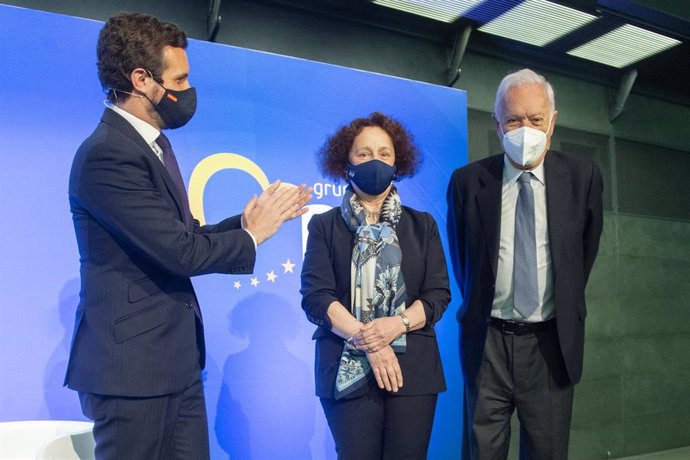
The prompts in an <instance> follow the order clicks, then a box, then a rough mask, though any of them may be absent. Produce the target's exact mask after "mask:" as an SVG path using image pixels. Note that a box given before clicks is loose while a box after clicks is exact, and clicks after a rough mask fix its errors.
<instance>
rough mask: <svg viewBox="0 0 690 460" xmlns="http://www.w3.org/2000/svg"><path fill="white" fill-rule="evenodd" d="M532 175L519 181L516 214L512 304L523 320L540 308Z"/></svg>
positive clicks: (522, 177) (526, 174) (521, 177)
mask: <svg viewBox="0 0 690 460" xmlns="http://www.w3.org/2000/svg"><path fill="white" fill-rule="evenodd" d="M531 177H532V173H529V172H523V173H522V174H521V175H520V177H519V178H518V182H519V183H520V192H519V194H518V199H517V206H516V211H515V248H514V254H513V256H514V259H513V304H514V305H515V309H516V310H517V311H518V312H519V313H520V314H521V315H522V316H523V317H524V318H525V319H527V318H529V317H530V316H532V314H533V313H534V311H535V310H536V309H537V307H538V306H539V293H538V291H537V243H536V236H535V231H534V191H533V190H532V185H530V178H531Z"/></svg>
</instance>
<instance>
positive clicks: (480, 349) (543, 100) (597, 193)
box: [448, 69, 603, 459]
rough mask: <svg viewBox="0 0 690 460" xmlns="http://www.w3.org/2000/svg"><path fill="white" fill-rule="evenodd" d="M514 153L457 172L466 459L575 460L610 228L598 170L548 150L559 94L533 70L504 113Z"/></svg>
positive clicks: (518, 78)
mask: <svg viewBox="0 0 690 460" xmlns="http://www.w3.org/2000/svg"><path fill="white" fill-rule="evenodd" d="M494 110H495V111H494V115H493V117H494V123H495V126H496V132H497V134H498V136H499V138H500V139H501V141H502V144H503V147H504V150H505V154H501V155H495V156H491V157H489V158H485V159H483V160H480V161H477V162H474V163H471V164H469V165H467V166H465V167H463V168H460V169H458V170H457V171H455V172H454V174H453V176H452V178H451V180H450V184H449V188H448V201H449V205H448V212H449V215H448V236H449V240H450V246H451V259H452V262H453V269H454V272H455V277H456V280H457V282H458V285H459V287H460V291H461V293H462V301H463V303H462V306H461V308H460V309H459V311H458V321H459V322H460V324H461V343H460V349H461V350H460V351H461V359H462V368H463V373H464V378H465V401H464V403H465V410H464V422H465V423H464V425H465V429H464V436H463V452H464V454H465V458H473V459H474V458H478V459H499V458H505V457H506V456H507V454H508V446H509V442H510V418H511V415H512V413H513V411H514V410H517V412H518V417H519V420H520V447H521V449H520V452H521V458H535V459H566V458H567V455H568V438H569V431H570V419H571V411H572V400H573V386H574V385H575V384H576V383H577V382H578V381H579V380H580V376H581V374H582V355H583V347H584V320H585V316H586V314H587V312H586V308H585V285H586V283H587V279H588V277H589V274H590V271H591V269H592V265H593V263H594V259H595V257H596V254H597V250H598V247H599V237H600V235H601V231H602V225H603V215H602V179H601V174H600V172H599V169H598V168H597V167H596V165H595V164H594V163H592V162H591V161H588V160H583V159H581V158H577V157H573V156H569V155H565V154H563V153H560V152H556V151H553V150H549V146H550V142H551V136H552V134H553V129H554V125H555V122H556V117H557V115H558V112H556V110H555V104H554V96H553V89H552V88H551V85H550V84H549V83H548V82H547V81H546V80H545V79H544V77H542V76H540V75H537V74H536V73H534V72H533V71H531V70H529V69H523V70H521V71H519V72H515V73H513V74H510V75H507V76H506V77H505V78H504V79H503V80H502V82H501V84H500V86H499V88H498V91H497V94H496V103H495V109H494Z"/></svg>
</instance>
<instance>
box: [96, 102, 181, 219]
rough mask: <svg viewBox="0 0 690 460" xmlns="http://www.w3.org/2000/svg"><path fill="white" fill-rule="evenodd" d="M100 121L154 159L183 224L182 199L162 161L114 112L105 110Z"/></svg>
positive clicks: (155, 166)
mask: <svg viewBox="0 0 690 460" xmlns="http://www.w3.org/2000/svg"><path fill="white" fill-rule="evenodd" d="M101 121H102V122H103V123H106V124H108V125H110V126H112V127H113V128H115V129H117V130H118V131H120V132H121V133H122V134H123V135H124V136H125V137H127V138H128V139H130V140H131V141H132V142H134V143H135V144H137V146H138V147H139V148H140V149H141V150H142V152H143V153H144V155H152V156H153V158H154V159H155V161H153V162H152V163H153V164H154V168H156V170H157V171H158V173H159V174H160V175H161V177H162V178H163V182H164V183H165V187H166V188H167V189H168V193H169V194H170V195H171V196H172V198H173V201H174V202H175V205H176V206H177V210H178V212H179V213H180V216H181V217H182V219H181V220H182V221H183V222H184V205H183V203H182V197H181V196H180V193H179V192H178V190H177V186H176V185H175V183H174V182H173V180H172V178H171V177H170V174H169V173H168V170H167V169H165V165H164V164H163V162H162V161H160V159H159V158H158V157H157V156H156V154H155V153H154V152H153V150H151V146H150V145H148V144H147V143H146V141H144V138H143V137H141V135H140V134H139V133H138V132H137V130H136V129H134V127H133V126H132V125H131V124H129V122H128V121H127V120H125V119H124V118H122V117H121V116H120V115H118V114H117V112H115V111H114V110H111V109H105V111H104V112H103V116H102V117H101Z"/></svg>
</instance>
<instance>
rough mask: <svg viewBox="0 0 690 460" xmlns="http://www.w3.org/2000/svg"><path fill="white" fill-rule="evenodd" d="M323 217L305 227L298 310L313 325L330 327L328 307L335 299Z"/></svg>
mask: <svg viewBox="0 0 690 460" xmlns="http://www.w3.org/2000/svg"><path fill="white" fill-rule="evenodd" d="M323 220H324V219H323V218H321V217H319V216H318V215H315V216H314V217H312V218H311V220H310V221H309V225H308V230H309V237H308V238H307V250H306V252H305V254H304V262H303V264H302V289H301V290H300V292H301V294H302V309H303V310H304V312H305V313H306V315H307V319H309V321H311V322H312V323H314V324H316V325H317V326H323V327H325V328H327V329H331V328H332V324H331V321H330V320H329V319H328V314H327V312H328V307H329V306H330V304H331V303H332V302H334V301H337V300H338V298H337V296H336V279H335V273H334V272H333V261H332V260H331V256H330V251H329V249H328V241H327V239H326V238H327V237H326V232H325V228H324V224H323Z"/></svg>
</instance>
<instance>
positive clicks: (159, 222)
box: [65, 109, 256, 397]
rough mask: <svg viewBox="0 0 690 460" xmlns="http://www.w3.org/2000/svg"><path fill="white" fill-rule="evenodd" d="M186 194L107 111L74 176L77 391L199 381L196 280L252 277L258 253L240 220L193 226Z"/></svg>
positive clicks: (72, 380)
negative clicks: (77, 277) (233, 275)
mask: <svg viewBox="0 0 690 460" xmlns="http://www.w3.org/2000/svg"><path fill="white" fill-rule="evenodd" d="M181 200H182V197H180V194H179V192H178V190H177V189H176V187H175V184H174V183H173V181H172V179H171V178H170V175H169V174H168V172H167V171H166V169H165V166H164V165H163V164H162V163H161V161H160V160H159V159H158V157H157V156H156V154H155V153H154V152H153V150H152V149H151V146H149V145H148V144H147V143H146V142H145V141H144V139H143V138H142V137H141V135H140V134H139V133H138V132H137V131H136V130H135V129H134V127H133V126H132V125H131V124H130V123H129V122H128V121H127V120H125V119H124V118H123V117H122V116H120V115H119V114H117V113H116V112H115V111H113V110H111V109H106V110H105V112H104V113H103V116H102V118H101V122H100V123H99V124H98V126H97V127H96V129H95V131H94V132H93V133H92V134H91V135H90V136H89V137H88V138H87V139H86V140H85V141H84V142H83V143H82V145H81V146H80V147H79V149H78V150H77V153H76V155H75V157H74V161H73V164H72V171H71V174H70V180H69V202H70V209H71V212H72V217H73V221H74V229H75V233H76V237H77V243H78V247H79V255H80V265H81V267H80V273H81V292H80V301H79V305H78V307H77V312H76V320H75V327H74V335H73V339H72V347H71V352H70V359H69V365H68V369H67V374H66V377H65V384H66V385H68V386H69V387H70V388H72V389H74V390H78V391H82V392H89V393H96V394H102V395H117V396H131V397H143V396H158V395H163V394H169V393H175V392H178V391H181V390H182V389H184V388H185V387H186V386H188V385H189V384H190V383H192V382H193V381H194V379H195V378H198V377H199V369H200V368H203V366H204V360H205V349H204V338H203V326H202V325H201V324H202V323H201V318H200V310H199V306H198V304H197V298H196V295H195V293H194V288H193V287H192V283H191V280H190V277H192V276H195V275H202V274H205V273H251V271H252V270H253V267H254V261H255V256H256V250H255V246H254V243H253V241H252V238H251V236H250V235H249V234H248V233H247V232H246V231H244V230H242V229H241V222H240V216H235V217H231V218H228V219H226V220H223V221H222V222H220V223H218V224H216V225H205V226H200V225H199V223H198V221H194V227H193V229H191V230H189V231H188V230H187V229H186V228H185V224H184V214H183V212H184V207H183V205H182V201H181ZM197 312H198V313H197ZM197 316H199V317H198V318H197Z"/></svg>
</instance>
